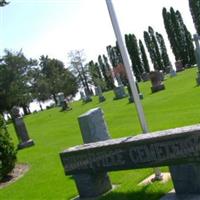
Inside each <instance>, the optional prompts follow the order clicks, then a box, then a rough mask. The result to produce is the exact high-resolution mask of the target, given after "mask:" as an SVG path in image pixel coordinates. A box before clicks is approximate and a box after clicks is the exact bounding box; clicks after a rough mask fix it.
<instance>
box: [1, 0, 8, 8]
mask: <svg viewBox="0 0 200 200" xmlns="http://www.w3.org/2000/svg"><path fill="white" fill-rule="evenodd" d="M8 4H9V2H7V1H5V0H1V1H0V7H3V6H6V5H8Z"/></svg>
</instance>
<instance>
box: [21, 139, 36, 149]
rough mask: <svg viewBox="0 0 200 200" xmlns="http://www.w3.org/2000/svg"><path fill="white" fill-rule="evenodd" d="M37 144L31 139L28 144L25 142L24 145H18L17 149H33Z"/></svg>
mask: <svg viewBox="0 0 200 200" xmlns="http://www.w3.org/2000/svg"><path fill="white" fill-rule="evenodd" d="M34 144H35V143H34V141H33V140H31V139H29V140H28V141H26V142H23V143H20V144H18V146H17V148H18V149H23V148H26V147H31V146H33V145H34Z"/></svg>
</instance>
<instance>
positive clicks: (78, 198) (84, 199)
mask: <svg viewBox="0 0 200 200" xmlns="http://www.w3.org/2000/svg"><path fill="white" fill-rule="evenodd" d="M118 187H119V185H112V189H111V190H109V191H108V192H106V193H104V194H103V195H100V196H97V197H91V198H80V197H79V196H77V197H75V198H72V199H71V200H97V199H99V198H100V197H102V196H104V195H106V194H108V193H110V192H111V191H113V190H115V189H116V188H118Z"/></svg>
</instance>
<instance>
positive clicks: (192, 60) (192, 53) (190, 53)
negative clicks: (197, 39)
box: [184, 26, 196, 65]
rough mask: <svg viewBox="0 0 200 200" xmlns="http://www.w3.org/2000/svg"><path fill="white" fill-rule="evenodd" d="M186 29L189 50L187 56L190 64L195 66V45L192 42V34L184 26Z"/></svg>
mask: <svg viewBox="0 0 200 200" xmlns="http://www.w3.org/2000/svg"><path fill="white" fill-rule="evenodd" d="M184 29H185V37H186V44H187V45H186V49H187V55H188V63H189V64H191V65H193V64H195V63H196V58H195V51H194V45H193V42H192V36H191V33H190V32H189V31H188V30H187V28H186V26H184Z"/></svg>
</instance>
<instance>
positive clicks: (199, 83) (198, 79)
mask: <svg viewBox="0 0 200 200" xmlns="http://www.w3.org/2000/svg"><path fill="white" fill-rule="evenodd" d="M196 82H197V85H198V86H199V85H200V77H197V78H196Z"/></svg>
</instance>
